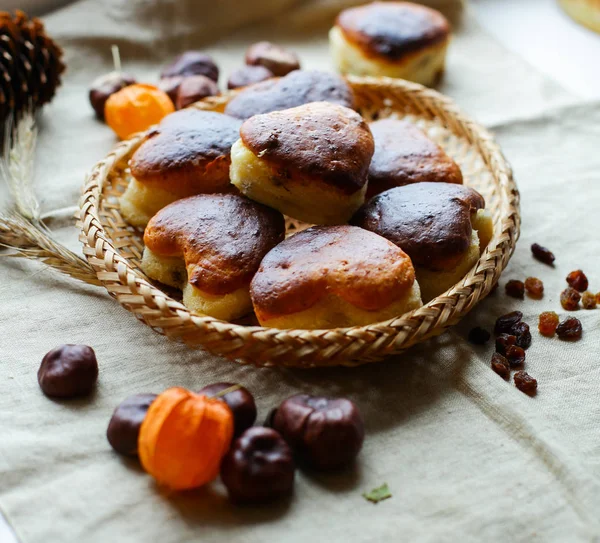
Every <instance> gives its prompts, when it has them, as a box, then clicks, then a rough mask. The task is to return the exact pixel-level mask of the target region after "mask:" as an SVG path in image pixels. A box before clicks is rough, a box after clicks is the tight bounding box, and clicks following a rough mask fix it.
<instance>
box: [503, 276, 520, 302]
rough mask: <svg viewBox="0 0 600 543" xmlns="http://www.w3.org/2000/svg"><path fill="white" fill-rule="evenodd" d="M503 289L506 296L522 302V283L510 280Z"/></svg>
mask: <svg viewBox="0 0 600 543" xmlns="http://www.w3.org/2000/svg"><path fill="white" fill-rule="evenodd" d="M504 289H505V290H506V294H508V295H509V296H512V297H513V298H519V300H522V299H523V298H524V297H525V285H524V284H523V281H519V280H517V279H511V280H510V281H509V282H508V283H506V286H505V287H504Z"/></svg>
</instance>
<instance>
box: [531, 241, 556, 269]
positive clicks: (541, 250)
mask: <svg viewBox="0 0 600 543" xmlns="http://www.w3.org/2000/svg"><path fill="white" fill-rule="evenodd" d="M531 252H532V253H533V256H534V257H535V258H536V259H537V260H539V261H540V262H543V263H544V264H548V265H549V266H551V265H552V264H553V263H554V261H555V260H556V258H555V256H554V254H553V253H552V252H551V251H550V250H549V249H546V247H542V246H541V245H540V244H539V243H534V244H533V245H532V246H531Z"/></svg>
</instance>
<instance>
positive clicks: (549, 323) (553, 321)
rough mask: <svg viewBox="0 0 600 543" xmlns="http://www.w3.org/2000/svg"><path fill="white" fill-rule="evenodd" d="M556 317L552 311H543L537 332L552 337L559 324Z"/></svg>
mask: <svg viewBox="0 0 600 543" xmlns="http://www.w3.org/2000/svg"><path fill="white" fill-rule="evenodd" d="M559 322H560V321H559V319H558V315H557V314H556V313H555V312H554V311H544V312H543V313H541V314H540V321H539V323H538V330H539V331H540V334H542V335H543V336H546V337H552V336H553V335H554V333H555V332H556V327H557V326H558V323H559Z"/></svg>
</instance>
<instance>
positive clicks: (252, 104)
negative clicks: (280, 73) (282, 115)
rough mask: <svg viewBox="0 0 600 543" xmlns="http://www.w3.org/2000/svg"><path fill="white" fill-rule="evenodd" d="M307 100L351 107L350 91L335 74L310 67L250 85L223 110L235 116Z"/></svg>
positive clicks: (267, 110) (275, 108) (290, 105)
mask: <svg viewBox="0 0 600 543" xmlns="http://www.w3.org/2000/svg"><path fill="white" fill-rule="evenodd" d="M310 102H331V103H332V104H339V105H341V106H346V107H349V108H352V107H354V93H353V92H352V89H351V88H350V85H348V83H346V81H345V80H344V79H343V78H341V77H340V76H339V75H336V74H332V73H328V72H319V71H312V70H295V71H293V72H290V73H289V74H288V75H286V76H285V77H281V78H275V79H269V80H268V81H264V82H262V83H257V84H256V85H252V87H249V88H247V89H245V90H243V91H241V92H240V93H239V94H238V95H237V96H235V97H234V98H233V99H232V100H231V101H230V102H229V103H228V104H227V107H226V108H225V113H227V114H228V115H232V116H233V117H237V118H239V119H249V118H250V117H252V116H253V115H259V114H262V113H270V112H271V111H279V110H282V109H289V108H292V107H296V106H301V105H303V104H308V103H310Z"/></svg>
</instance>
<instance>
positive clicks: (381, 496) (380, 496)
mask: <svg viewBox="0 0 600 543" xmlns="http://www.w3.org/2000/svg"><path fill="white" fill-rule="evenodd" d="M391 497H392V493H391V492H390V488H389V487H388V485H387V483H383V484H382V485H381V486H378V487H377V488H374V489H373V490H371V492H365V493H364V494H363V498H364V499H365V500H369V501H370V502H373V503H379V502H380V501H382V500H387V499H388V498H391Z"/></svg>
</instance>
